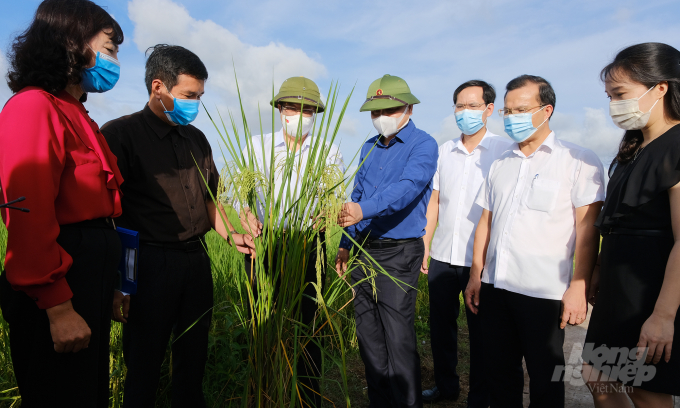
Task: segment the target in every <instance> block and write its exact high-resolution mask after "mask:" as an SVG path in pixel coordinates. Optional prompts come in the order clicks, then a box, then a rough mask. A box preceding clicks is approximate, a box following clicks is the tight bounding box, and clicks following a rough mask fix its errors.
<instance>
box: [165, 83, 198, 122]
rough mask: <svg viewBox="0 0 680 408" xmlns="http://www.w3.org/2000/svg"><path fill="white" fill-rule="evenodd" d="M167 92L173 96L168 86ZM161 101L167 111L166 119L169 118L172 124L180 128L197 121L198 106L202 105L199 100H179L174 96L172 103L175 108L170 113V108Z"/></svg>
mask: <svg viewBox="0 0 680 408" xmlns="http://www.w3.org/2000/svg"><path fill="white" fill-rule="evenodd" d="M163 86H165V84H163ZM165 90H166V91H168V93H169V94H170V96H172V94H171V93H170V90H168V87H167V86H165ZM160 101H161V105H163V109H165V111H164V112H165V117H167V118H168V120H169V121H170V122H172V123H174V124H176V125H180V126H186V125H188V124H189V123H191V122H193V121H194V120H195V119H196V116H198V105H200V103H201V101H199V100H198V99H177V98H175V97H174V96H172V103H173V104H174V105H175V107H174V108H173V109H172V110H171V111H168V108H166V107H165V104H163V100H162V99H161V100H160Z"/></svg>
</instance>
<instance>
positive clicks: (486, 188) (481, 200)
mask: <svg viewBox="0 0 680 408" xmlns="http://www.w3.org/2000/svg"><path fill="white" fill-rule="evenodd" d="M494 167H496V163H495V162H494V163H493V164H492V165H491V168H490V169H489V174H487V176H486V179H485V180H484V182H483V183H482V186H481V187H480V188H479V192H478V193H477V198H475V204H477V205H478V206H480V207H482V208H483V209H485V210H489V211H491V212H493V210H492V209H491V175H492V174H493V171H494Z"/></svg>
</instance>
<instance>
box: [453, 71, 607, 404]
mask: <svg viewBox="0 0 680 408" xmlns="http://www.w3.org/2000/svg"><path fill="white" fill-rule="evenodd" d="M506 89H507V91H506V94H505V108H504V109H503V110H501V114H502V115H503V118H504V119H503V120H504V124H505V131H506V133H508V135H509V136H510V137H511V138H512V139H513V140H514V141H515V142H517V143H516V144H513V145H512V146H511V147H510V149H509V150H508V151H506V152H505V153H504V154H503V155H502V156H501V158H500V159H498V160H497V161H496V162H494V163H493V165H492V166H491V169H490V170H489V174H488V175H487V178H486V181H485V182H484V184H483V185H482V188H481V190H480V192H479V195H478V197H477V199H476V201H475V202H476V203H477V204H479V205H480V206H481V207H482V208H484V210H483V212H482V215H481V217H480V220H479V224H478V226H477V231H476V233H475V240H474V253H473V260H472V268H471V270H470V281H469V283H468V287H467V289H466V291H465V303H466V305H467V306H468V308H470V309H471V310H472V311H473V313H477V312H479V313H480V317H481V326H482V336H483V347H484V361H485V368H486V370H487V373H488V378H489V385H490V391H491V407H492V408H495V407H518V408H519V407H522V399H523V397H522V391H523V384H524V378H523V375H522V357H524V359H525V361H526V366H527V371H528V373H529V377H530V390H529V392H530V399H531V407H532V408H533V407H550V408H559V407H564V382H563V381H562V378H561V377H560V378H554V376H553V374H554V373H555V372H556V368H558V370H559V369H560V368H561V367H564V364H565V362H564V354H563V351H562V347H563V343H564V328H565V326H566V325H567V324H572V325H574V324H581V323H583V321H584V320H585V318H586V313H587V311H588V309H587V302H586V293H587V287H586V286H587V284H588V283H589V282H590V277H591V274H592V271H593V268H594V266H595V262H596V259H597V253H598V246H599V235H598V231H597V230H596V229H595V227H594V224H595V220H596V219H597V216H598V214H599V213H600V208H601V206H602V201H604V172H603V169H602V163H601V162H600V159H599V158H598V157H597V156H596V155H595V153H593V152H592V151H590V150H588V149H585V148H582V147H579V146H576V145H574V144H572V143H568V142H565V141H562V140H559V139H557V138H556V137H555V133H553V132H552V131H551V130H550V126H549V124H550V122H549V119H550V116H551V115H552V113H553V110H554V107H555V92H554V91H553V89H552V86H551V85H550V84H549V83H548V82H547V81H546V80H545V79H543V78H541V77H537V76H531V75H522V76H520V77H517V78H515V79H513V80H512V81H510V82H509V83H508V85H507V88H506ZM574 253H575V254H576V259H575V261H574ZM557 372H559V371H557Z"/></svg>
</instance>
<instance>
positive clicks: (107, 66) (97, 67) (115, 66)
mask: <svg viewBox="0 0 680 408" xmlns="http://www.w3.org/2000/svg"><path fill="white" fill-rule="evenodd" d="M118 78H120V62H118V60H117V59H115V58H113V57H112V56H110V55H106V54H102V53H101V52H99V51H97V61H96V62H95V64H94V67H92V68H85V70H83V80H82V82H80V87H81V88H82V89H83V92H88V93H89V92H96V93H100V92H106V91H110V90H111V89H112V88H113V87H114V85H116V82H118Z"/></svg>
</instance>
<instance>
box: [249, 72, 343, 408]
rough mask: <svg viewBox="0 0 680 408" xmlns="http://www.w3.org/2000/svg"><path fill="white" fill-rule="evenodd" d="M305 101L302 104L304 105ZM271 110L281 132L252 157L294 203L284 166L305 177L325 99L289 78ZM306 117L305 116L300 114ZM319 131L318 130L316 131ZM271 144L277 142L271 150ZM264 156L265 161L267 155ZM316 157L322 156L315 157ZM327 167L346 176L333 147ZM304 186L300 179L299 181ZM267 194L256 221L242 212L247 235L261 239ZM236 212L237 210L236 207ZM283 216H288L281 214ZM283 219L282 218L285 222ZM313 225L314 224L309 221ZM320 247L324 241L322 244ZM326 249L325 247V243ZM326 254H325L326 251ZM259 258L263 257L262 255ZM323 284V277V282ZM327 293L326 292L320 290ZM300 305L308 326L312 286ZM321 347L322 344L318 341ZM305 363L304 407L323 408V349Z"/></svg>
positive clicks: (311, 277) (312, 346)
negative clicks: (278, 118) (290, 159)
mask: <svg viewBox="0 0 680 408" xmlns="http://www.w3.org/2000/svg"><path fill="white" fill-rule="evenodd" d="M301 101H303V103H302V104H301V103H300V102H301ZM271 104H272V106H274V107H276V108H277V109H278V111H279V114H280V115H281V123H282V128H281V130H279V131H278V132H276V133H274V134H271V133H270V134H267V135H264V136H254V137H253V139H252V142H253V143H252V147H253V150H252V152H253V155H254V156H255V157H254V159H255V163H256V166H257V167H258V168H259V170H260V171H261V172H262V173H263V174H264V175H265V176H266V178H267V179H269V177H270V175H271V172H272V171H273V172H274V194H275V196H276V197H278V196H279V192H280V191H281V189H282V188H283V189H290V192H291V194H292V195H293V197H295V198H297V197H298V196H299V195H300V188H301V187H300V186H299V185H298V184H297V183H293V182H292V181H291V184H294V185H290V186H288V185H285V184H284V180H283V175H282V172H283V171H284V170H283V169H284V163H285V162H286V159H287V158H288V157H289V155H290V154H294V155H295V158H294V162H293V163H294V164H293V166H294V168H293V171H294V173H296V174H298V175H303V174H305V169H306V167H307V162H308V161H309V158H310V154H312V153H313V152H312V150H313V148H314V145H315V141H314V137H313V136H312V130H313V128H314V122H315V119H316V115H318V114H319V113H321V112H323V111H324V108H325V106H324V104H323V101H321V95H320V93H319V88H318V87H317V85H316V84H315V83H314V82H313V81H312V80H311V79H308V78H304V77H292V78H288V79H287V80H285V81H284V82H283V84H282V85H281V89H280V90H279V93H278V94H277V95H276V96H274V99H273V100H272V101H271ZM300 113H302V115H301V114H300ZM317 129H318V125H317ZM272 138H273V139H274V143H273V149H272ZM263 153H264V155H263ZM317 154H318V152H317ZM243 155H244V156H245V157H248V148H246V149H244V150H243ZM272 155H273V156H274V163H273V167H272V168H270V163H271V158H272ZM326 164H327V166H337V169H338V170H339V171H340V172H342V173H344V172H345V165H344V162H343V159H342V154H341V153H340V150H339V149H338V147H337V146H336V145H331V146H330V148H329V154H328V157H327V159H326ZM299 177H300V180H302V176H299ZM265 193H266V192H264V191H262V190H260V191H258V192H257V194H258V197H259V198H258V208H257V211H256V214H257V219H255V215H254V214H253V212H251V210H250V209H249V208H246V209H243V211H241V225H242V226H243V228H244V229H245V230H246V231H249V232H250V233H251V234H252V235H253V236H258V235H259V234H260V233H261V228H262V224H261V221H262V220H264V219H265V213H264V211H265V208H264V206H263V203H265V202H266V200H265V197H264V194H265ZM236 207H237V210H239V208H238V206H236ZM281 211H284V210H283V208H282V209H281ZM282 217H283V214H281V216H280V217H277V218H279V219H280V218H282ZM284 222H285V228H286V229H294V228H300V226H299V225H290V224H289V223H288V222H286V221H284ZM309 222H310V225H311V223H312V222H313V220H311V219H310V220H309ZM321 239H322V241H323V240H324V238H323V237H322V238H321ZM322 245H324V246H325V243H322ZM311 253H312V254H313V255H312V258H311V259H310V261H309V262H307V265H308V268H307V270H306V272H305V273H306V278H305V279H306V282H314V283H316V281H317V276H316V275H317V272H316V255H315V254H316V250H315V249H313V250H312V251H311ZM324 253H325V251H324ZM257 256H261V255H260V254H258V255H257ZM262 256H264V255H262ZM245 267H246V273H247V274H248V275H250V268H251V260H250V255H248V256H246V260H245ZM321 281H322V282H324V281H325V274H324V276H323V277H322V278H321ZM322 290H323V289H322ZM304 294H305V295H307V296H303V297H302V300H301V301H300V302H301V311H302V323H303V324H305V325H310V324H312V323H313V322H314V320H315V318H316V316H315V315H316V313H317V311H318V304H317V303H316V302H315V301H314V300H313V299H315V298H316V289H315V288H314V286H313V285H307V286H306V287H305V291H304ZM319 342H321V339H320V340H319ZM305 355H306V356H307V357H308V361H305V360H306V359H305V358H300V359H299V360H298V364H297V371H298V375H299V377H298V381H299V382H300V383H302V384H303V386H302V387H300V392H301V393H302V394H303V399H304V401H305V406H310V407H320V406H321V390H320V387H319V381H318V379H317V378H318V377H320V375H321V373H320V369H321V364H322V360H321V349H320V348H319V346H318V344H317V342H313V341H310V342H309V343H308V344H307V346H306V347H305Z"/></svg>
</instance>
